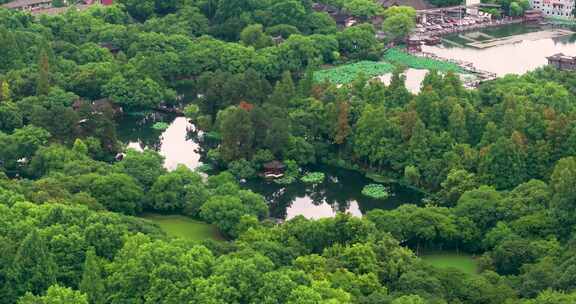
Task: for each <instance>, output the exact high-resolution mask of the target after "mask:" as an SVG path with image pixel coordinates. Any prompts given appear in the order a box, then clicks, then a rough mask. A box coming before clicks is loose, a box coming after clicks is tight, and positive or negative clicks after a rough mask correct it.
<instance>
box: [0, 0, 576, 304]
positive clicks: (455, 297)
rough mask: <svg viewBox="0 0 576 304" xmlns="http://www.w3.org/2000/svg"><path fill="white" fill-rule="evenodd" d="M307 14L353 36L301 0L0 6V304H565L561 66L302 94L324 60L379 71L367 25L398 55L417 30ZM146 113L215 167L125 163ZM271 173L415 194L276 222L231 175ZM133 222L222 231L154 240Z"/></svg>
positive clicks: (570, 98) (573, 227)
mask: <svg viewBox="0 0 576 304" xmlns="http://www.w3.org/2000/svg"><path fill="white" fill-rule="evenodd" d="M0 2H1V1H0ZM319 2H321V3H325V4H329V5H333V6H335V7H336V8H338V9H342V10H343V11H345V12H347V13H350V14H352V15H354V16H356V17H358V19H359V20H360V24H357V25H354V26H351V27H346V28H338V27H337V26H336V22H335V21H334V20H333V19H332V18H331V17H330V15H328V14H326V13H322V12H315V11H314V10H313V8H312V7H313V6H312V5H313V3H312V1H309V0H277V1H271V0H169V1H165V0H121V1H119V3H118V4H116V5H113V6H108V7H100V6H95V7H92V8H90V9H88V10H86V11H83V12H77V11H69V12H67V13H64V14H61V15H56V16H41V17H37V18H36V17H32V16H31V15H30V14H28V13H26V12H17V11H9V10H6V9H0V244H2V245H1V246H0V303H10V304H11V303H22V304H32V303H43V304H44V303H45V304H61V303H67V304H68V303H72V304H75V303H79V304H85V303H90V304H100V303H222V304H223V303H238V304H244V303H294V304H297V303H298V304H300V303H333V304H339V303H342V304H344V303H362V304H367V303H392V304H424V303H426V304H428V303H430V304H432V303H434V304H436V303H438V304H440V303H471V304H552V303H554V304H557V303H560V304H563V303H566V304H568V303H574V302H575V301H576V300H575V299H576V283H575V282H576V256H575V252H576V248H575V246H576V245H575V242H574V239H575V236H576V235H575V231H576V220H575V219H576V206H575V204H574V202H575V201H576V190H575V189H576V158H575V153H576V107H575V106H574V101H575V100H576V98H575V96H576V82H575V81H574V79H575V77H574V73H571V72H560V71H556V70H554V69H551V68H543V69H539V70H537V71H535V72H532V73H528V74H527V75H524V76H506V77H503V78H500V79H497V80H494V81H491V82H488V83H485V84H483V85H482V86H480V88H478V89H474V90H467V89H465V88H464V87H463V85H462V83H461V82H460V80H459V78H458V77H457V76H456V75H454V74H451V73H447V74H441V73H437V72H434V71H431V72H430V73H429V74H428V75H427V76H426V78H425V79H424V81H423V83H422V90H421V91H420V93H419V94H412V93H410V92H409V91H408V90H407V89H406V87H405V84H404V81H405V78H403V77H402V76H401V75H400V73H399V70H398V71H396V72H395V73H394V75H393V76H392V81H391V83H390V85H384V84H382V83H381V82H378V81H374V80H369V79H367V78H366V77H365V76H363V75H360V76H359V77H358V79H356V80H354V81H352V82H351V83H350V84H347V85H342V86H336V85H334V84H331V83H328V82H325V83H319V82H317V81H316V80H315V78H314V71H315V70H317V69H318V68H321V67H323V66H324V65H330V64H338V63H342V62H346V61H356V60H379V59H380V58H381V55H382V53H383V50H384V44H383V43H382V42H381V41H378V40H377V39H376V32H377V30H379V29H375V28H374V27H373V25H372V24H370V23H369V22H370V21H371V20H370V19H371V17H373V16H377V15H382V17H384V24H383V28H382V29H383V30H384V31H385V32H386V34H387V35H388V37H389V38H390V39H389V40H397V41H400V40H401V39H400V38H402V37H404V36H406V35H407V34H408V33H409V32H410V31H411V30H412V28H413V27H414V21H415V11H414V10H413V9H411V8H406V7H393V8H389V9H387V10H383V9H382V7H381V6H380V5H379V4H378V3H377V2H375V1H372V0H354V1H342V0H331V1H330V0H325V1H319ZM437 2H438V1H437ZM440 2H441V3H439V4H447V3H448V2H449V1H448V2H446V1H444V2H442V1H440ZM502 2H504V1H502ZM56 4H58V3H56ZM60 4H63V2H61V3H60ZM502 5H503V6H504V7H505V8H506V9H507V10H509V11H510V12H511V13H513V14H517V13H518V12H520V11H519V9H520V10H524V9H526V4H525V1H509V3H502ZM153 109H159V110H162V111H168V112H177V113H180V110H181V109H185V110H184V111H183V112H184V113H185V114H186V115H187V116H188V118H189V119H190V120H191V121H192V122H193V123H195V127H196V128H194V130H190V134H192V133H194V134H193V135H194V136H197V137H198V138H199V139H200V140H199V145H200V149H201V150H202V152H203V153H202V157H203V160H202V161H203V162H204V163H205V167H209V169H212V170H207V169H206V168H204V169H206V170H205V171H208V172H210V175H207V174H205V173H200V172H199V171H194V170H191V169H189V168H187V167H184V166H180V167H178V168H177V169H175V170H171V171H169V170H166V169H165V167H164V159H163V157H162V156H161V155H159V154H158V152H156V151H154V150H153V149H145V150H144V151H142V152H139V151H135V150H131V149H126V145H125V143H122V142H120V140H119V139H118V138H119V137H120V136H119V135H117V132H116V131H117V129H116V127H117V126H116V122H117V119H118V118H119V117H121V116H123V115H129V114H131V115H141V114H144V117H145V119H149V118H150V117H152V119H153V117H154V115H147V113H148V111H150V110H153ZM119 133H120V132H119ZM151 148H157V147H151ZM186 152H188V151H186ZM273 160H279V161H282V162H283V163H284V164H285V177H284V178H282V179H279V180H276V182H277V183H279V184H282V183H290V182H293V181H295V180H296V179H295V177H296V176H298V174H299V172H300V167H303V166H310V165H312V166H313V165H317V164H331V165H336V166H339V167H346V168H350V169H355V170H357V171H359V172H361V173H364V174H369V175H370V176H372V177H374V178H377V179H379V180H387V179H390V180H397V181H399V182H402V183H404V184H407V185H410V186H412V187H416V188H419V189H421V190H422V191H423V192H426V193H427V195H426V200H425V201H424V202H422V203H420V204H418V202H400V203H402V205H401V206H400V207H398V208H396V209H392V210H385V209H376V210H373V211H370V212H367V214H366V215H365V216H364V217H353V216H351V215H348V214H338V215H336V216H335V217H334V218H325V219H320V220H309V219H306V218H304V217H301V216H299V217H295V218H293V219H291V220H288V221H286V222H284V223H279V221H275V220H273V219H271V218H269V209H270V208H276V207H277V206H275V205H274V204H271V203H270V202H269V201H267V200H266V199H265V198H264V197H263V196H262V195H260V194H258V193H255V192H253V191H250V190H247V188H246V183H245V180H246V179H251V178H257V176H258V173H260V172H262V169H263V168H264V167H265V164H268V163H270V162H271V161H273ZM281 187H283V186H281ZM281 191H284V188H282V190H281ZM274 203H275V202H274ZM144 212H157V213H164V214H182V215H186V216H188V217H191V218H194V219H196V220H201V221H204V222H206V223H207V224H211V225H214V227H216V228H215V229H217V230H218V231H219V232H220V233H221V234H222V236H223V239H222V240H218V241H215V240H206V241H189V240H183V239H180V238H175V237H170V236H168V235H167V234H166V232H165V231H164V230H162V229H161V228H160V227H159V226H158V225H156V224H152V222H150V221H148V220H144V219H142V218H140V217H139V216H140V215H142V214H143V213H144ZM430 249H438V250H443V249H446V250H456V251H458V252H466V253H469V254H473V255H474V256H475V257H476V258H475V260H476V262H478V265H479V267H480V269H479V272H478V273H473V274H471V273H465V272H462V271H459V270H457V269H442V268H438V267H433V266H431V265H430V264H429V263H427V262H425V261H423V259H421V257H420V256H421V255H422V252H424V251H425V250H430Z"/></svg>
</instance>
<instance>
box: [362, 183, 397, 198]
mask: <svg viewBox="0 0 576 304" xmlns="http://www.w3.org/2000/svg"><path fill="white" fill-rule="evenodd" d="M362 194H363V195H365V196H368V197H370V198H373V199H380V200H384V199H387V198H388V197H389V196H390V193H389V192H388V188H386V187H385V186H383V185H380V184H369V185H366V186H365V187H364V189H362Z"/></svg>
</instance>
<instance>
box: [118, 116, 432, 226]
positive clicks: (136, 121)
mask: <svg viewBox="0 0 576 304" xmlns="http://www.w3.org/2000/svg"><path fill="white" fill-rule="evenodd" d="M160 121H161V122H165V123H167V124H169V127H168V129H166V130H165V131H159V130H155V129H154V128H152V125H154V124H155V123H156V122H160ZM194 129H195V128H194V126H193V125H192V124H190V123H189V122H188V121H187V119H186V118H184V117H174V116H171V115H164V114H158V113H156V114H154V115H151V116H148V117H141V116H140V117H137V116H126V117H124V118H123V120H122V121H120V123H119V129H118V135H119V137H120V139H121V140H122V141H123V142H124V143H126V144H128V145H129V146H130V147H133V148H137V149H144V148H149V149H153V150H156V151H158V152H159V153H160V154H161V155H163V156H164V157H165V158H166V159H165V167H166V168H167V169H169V170H173V169H175V168H176V167H177V165H179V164H183V165H186V166H188V167H189V168H191V169H197V168H203V167H205V166H204V165H203V163H202V161H201V160H202V155H203V154H204V153H203V150H202V147H201V146H200V145H199V144H198V143H197V142H196V139H195V137H194V136H193V132H192V131H193V130H194ZM307 172H321V173H322V174H323V175H324V178H323V179H322V180H321V181H320V182H318V183H311V184H308V183H305V182H303V181H301V180H300V179H295V181H294V182H293V183H291V184H288V185H283V184H278V183H275V182H272V181H265V180H262V179H255V180H250V181H247V182H246V183H244V184H243V187H246V188H249V189H251V190H253V191H255V192H257V193H260V194H261V195H263V196H264V198H265V199H266V200H267V201H268V203H269V206H270V215H271V216H272V217H276V218H283V219H290V218H293V217H295V216H298V215H303V216H305V217H308V218H322V217H331V216H334V215H335V214H336V212H338V211H342V212H349V213H351V214H353V215H355V216H361V215H362V214H364V213H366V212H367V211H369V210H371V209H375V208H382V209H394V208H396V207H398V206H399V205H401V204H405V203H414V204H418V203H420V202H421V201H422V199H423V197H424V194H422V193H420V192H419V191H417V190H414V189H412V188H409V187H405V186H402V185H400V184H396V183H385V182H383V181H378V183H382V184H385V185H386V186H387V187H388V191H389V193H390V194H391V195H390V196H389V197H388V198H386V199H382V200H377V199H373V198H370V197H367V196H365V195H363V194H362V189H363V188H364V187H365V186H366V185H368V184H371V183H374V181H373V180H371V179H369V178H367V177H365V176H364V175H363V174H361V173H359V172H356V171H352V170H346V169H341V168H334V167H328V166H318V167H314V168H307Z"/></svg>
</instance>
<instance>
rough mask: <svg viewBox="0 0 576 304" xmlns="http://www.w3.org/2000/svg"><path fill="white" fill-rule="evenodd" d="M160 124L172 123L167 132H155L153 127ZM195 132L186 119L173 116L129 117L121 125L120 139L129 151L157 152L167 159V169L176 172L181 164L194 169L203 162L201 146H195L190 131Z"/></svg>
mask: <svg viewBox="0 0 576 304" xmlns="http://www.w3.org/2000/svg"><path fill="white" fill-rule="evenodd" d="M157 121H164V122H167V123H169V124H170V126H169V127H168V129H166V130H164V131H158V130H154V129H153V128H152V126H153V125H154V123H155V122H157ZM193 130H194V125H192V124H191V123H190V122H189V121H188V119H186V118H185V117H173V116H167V115H162V114H152V115H151V116H149V117H144V118H142V117H126V118H124V119H123V120H122V121H121V122H120V127H119V132H118V133H119V136H120V138H121V140H122V141H123V142H125V143H126V144H127V146H128V147H129V148H132V149H136V150H138V151H142V150H144V149H146V148H148V149H153V150H155V151H158V153H160V155H162V156H164V158H165V161H164V167H165V168H166V169H168V170H174V169H176V167H177V166H178V165H180V164H182V165H185V166H187V167H188V168H190V169H195V168H197V167H198V166H200V165H201V164H202V163H201V161H200V158H201V154H200V145H199V144H198V143H196V142H195V141H194V140H193V139H192V136H191V135H190V132H191V131H193Z"/></svg>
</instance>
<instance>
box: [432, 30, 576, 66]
mask: <svg viewBox="0 0 576 304" xmlns="http://www.w3.org/2000/svg"><path fill="white" fill-rule="evenodd" d="M545 30H547V28H544V27H533V26H526V25H510V26H504V27H501V28H494V29H486V30H481V31H478V32H471V33H468V34H467V35H466V36H464V38H467V37H473V36H474V35H478V34H482V33H483V34H487V35H490V36H492V37H495V38H501V37H509V36H512V35H520V34H525V33H532V32H536V31H545ZM548 30H549V28H548ZM543 36H544V35H543ZM446 40H449V41H452V42H445V43H443V44H442V45H440V46H424V47H423V51H425V52H429V53H434V54H436V55H438V56H441V57H444V58H452V59H458V60H464V61H468V62H472V63H474V66H475V67H477V68H479V69H482V70H486V71H489V72H493V73H496V74H497V75H498V76H503V75H506V74H523V73H526V72H528V71H531V70H534V69H536V68H538V67H541V66H544V65H546V64H547V60H546V57H547V56H550V55H553V54H556V53H561V52H562V53H565V54H567V55H576V44H575V43H574V42H575V40H576V35H574V34H572V35H566V36H563V37H558V38H543V39H535V40H523V41H519V42H515V43H511V44H506V45H499V46H493V47H489V48H484V49H477V48H473V47H469V46H466V43H467V41H466V40H464V39H463V37H462V36H461V35H452V36H447V37H446ZM468 42H469V41H468ZM457 44H460V45H457Z"/></svg>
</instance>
